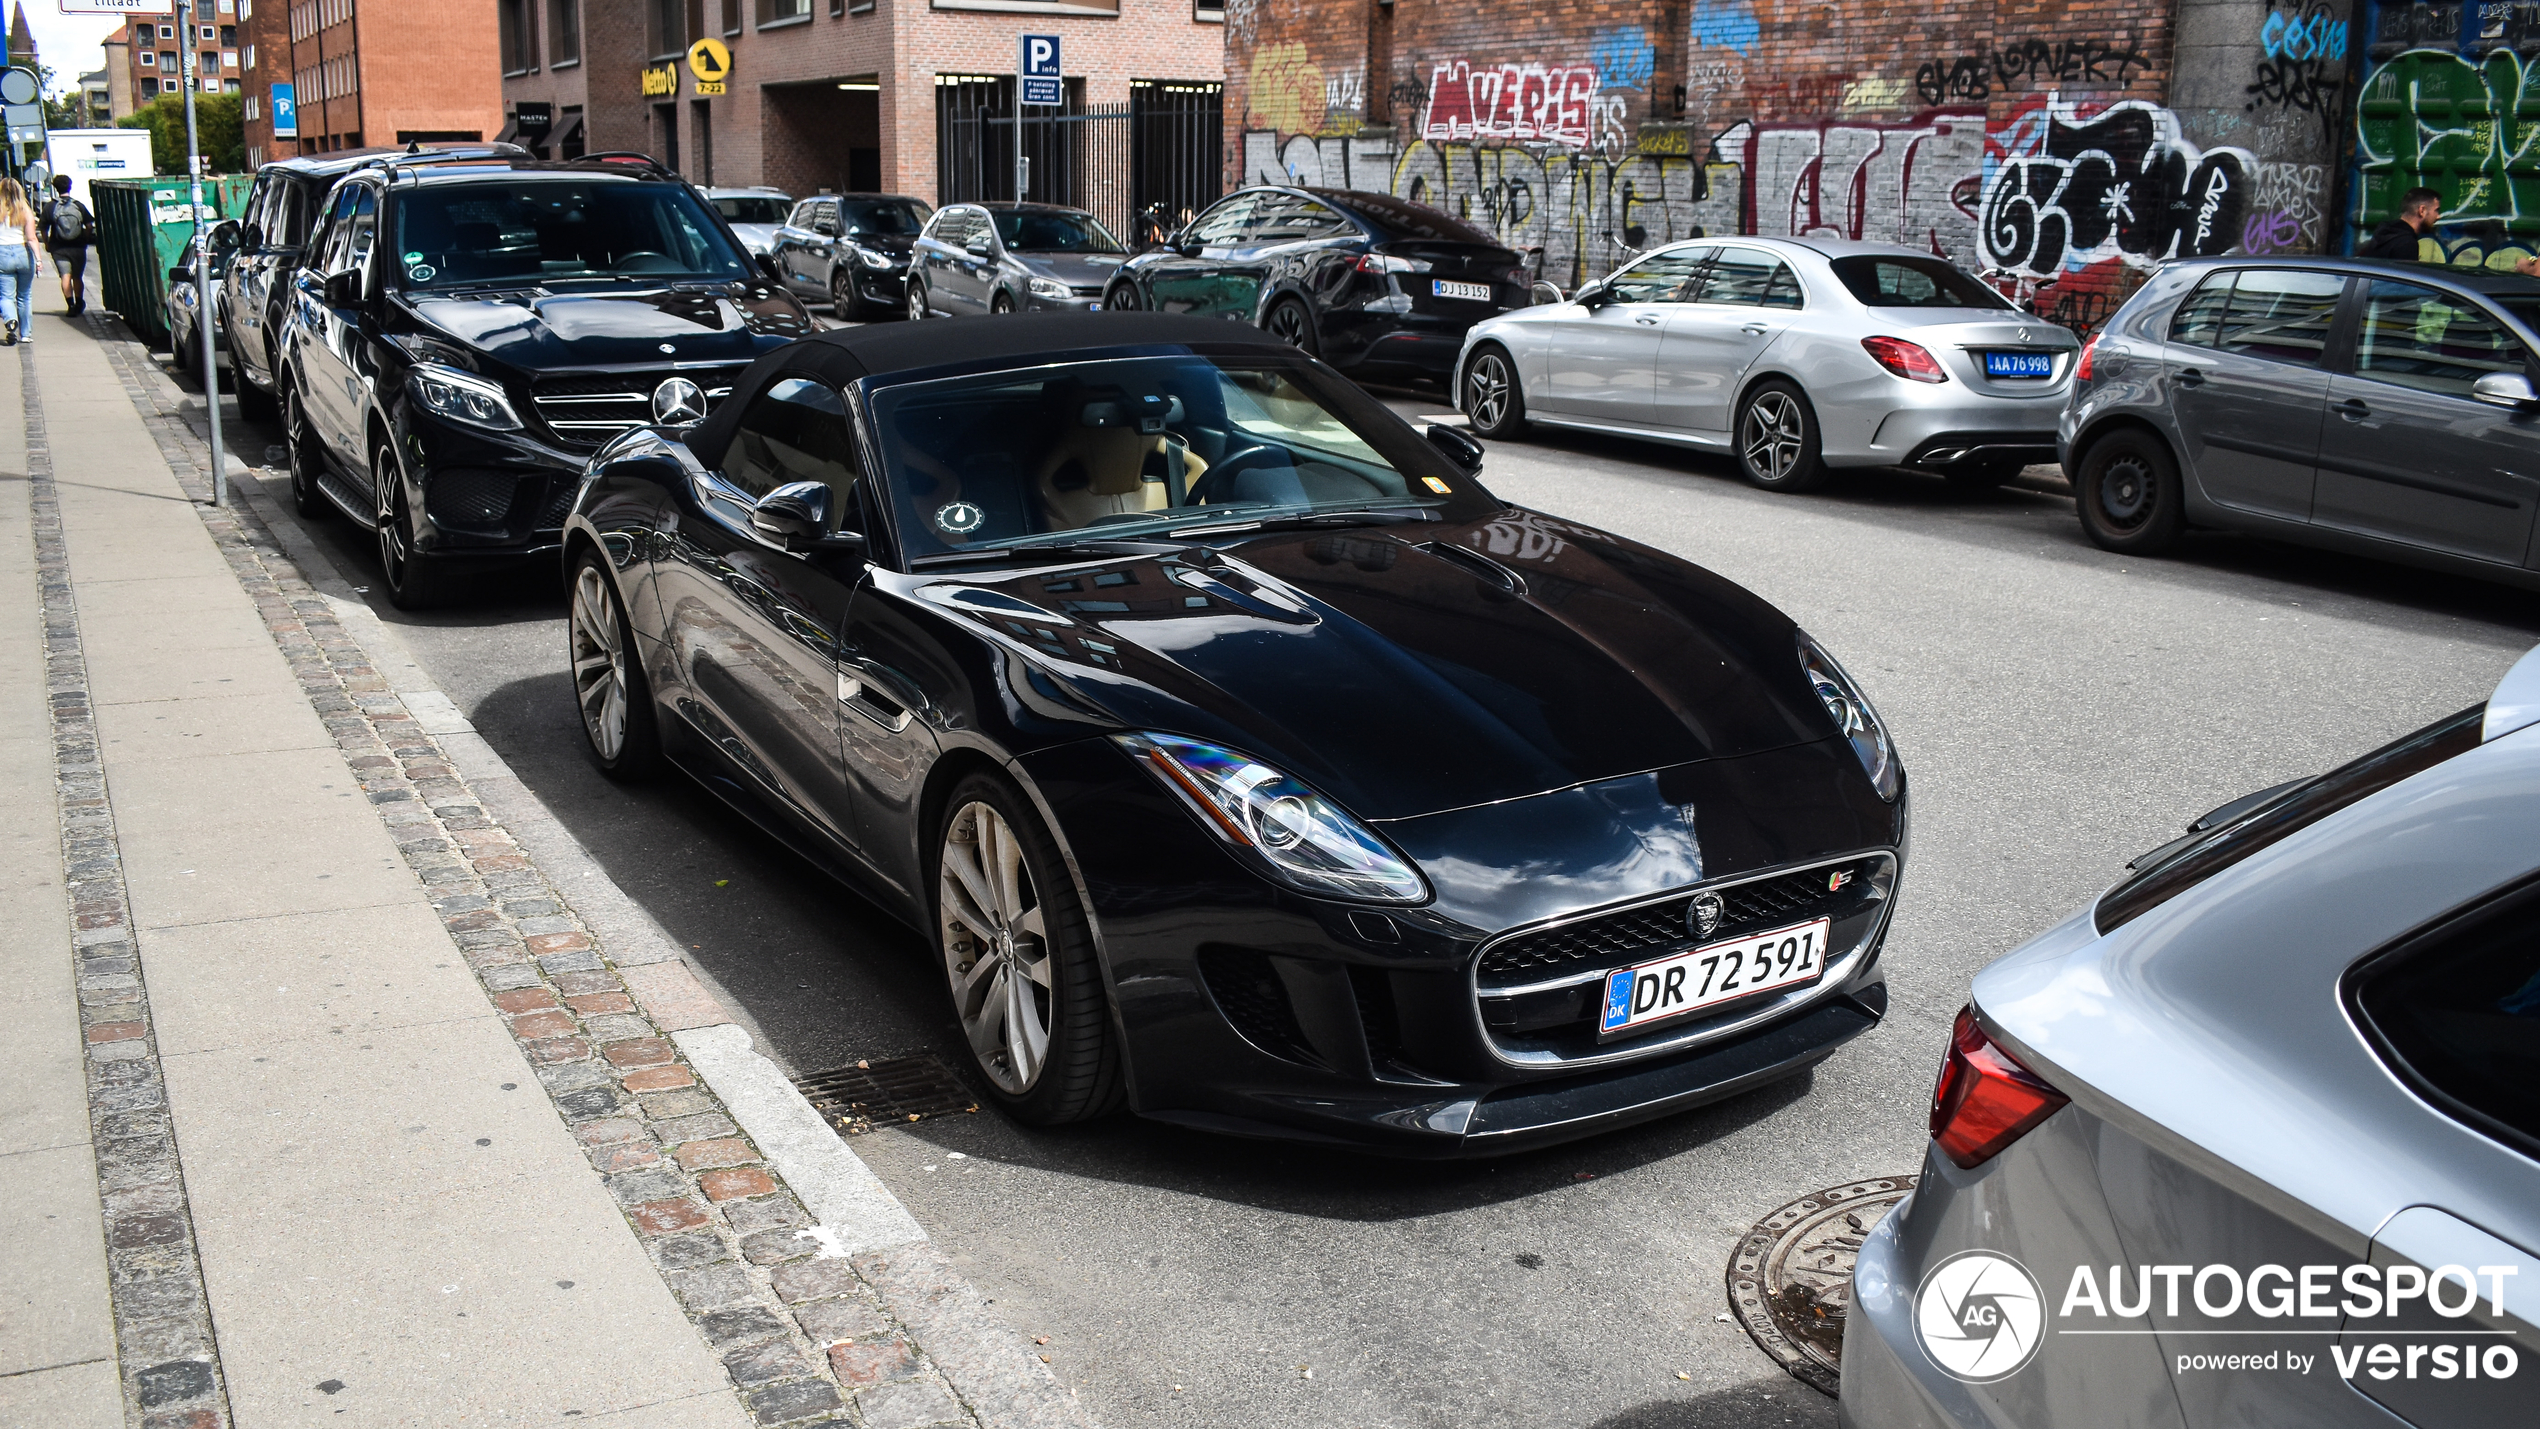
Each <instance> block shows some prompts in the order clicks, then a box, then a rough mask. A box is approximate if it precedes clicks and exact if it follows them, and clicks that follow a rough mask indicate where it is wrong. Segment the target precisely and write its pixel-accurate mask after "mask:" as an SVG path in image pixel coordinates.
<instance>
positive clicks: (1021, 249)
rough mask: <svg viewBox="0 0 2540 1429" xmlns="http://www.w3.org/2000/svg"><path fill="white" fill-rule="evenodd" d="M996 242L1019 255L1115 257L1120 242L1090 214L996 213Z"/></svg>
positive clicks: (1007, 211)
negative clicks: (1087, 254)
mask: <svg viewBox="0 0 2540 1429" xmlns="http://www.w3.org/2000/svg"><path fill="white" fill-rule="evenodd" d="M996 219H997V241H998V242H1000V243H1003V244H1004V245H1005V246H1006V247H1008V248H1011V249H1013V250H1015V251H1016V252H1018V253H1118V252H1120V251H1122V250H1121V247H1120V240H1119V239H1117V238H1114V237H1112V236H1111V231H1110V230H1109V229H1106V228H1104V227H1103V226H1102V223H1101V221H1100V220H1098V219H1096V218H1095V217H1094V216H1093V215H1092V214H1090V213H1036V212H1034V211H1032V210H1029V209H1025V210H1022V211H1020V212H1018V211H1016V210H1014V209H1002V210H999V211H998V213H997V215H996Z"/></svg>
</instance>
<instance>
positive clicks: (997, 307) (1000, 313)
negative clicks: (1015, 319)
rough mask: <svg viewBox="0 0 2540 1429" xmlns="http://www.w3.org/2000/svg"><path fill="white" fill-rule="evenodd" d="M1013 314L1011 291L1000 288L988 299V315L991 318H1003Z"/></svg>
mask: <svg viewBox="0 0 2540 1429" xmlns="http://www.w3.org/2000/svg"><path fill="white" fill-rule="evenodd" d="M1013 315H1014V295H1013V294H1012V293H1008V292H1005V291H1003V290H1002V289H1000V290H999V291H998V293H997V295H996V296H995V297H993V298H990V299H989V300H988V316H990V317H992V318H1003V317H1012V316H1013Z"/></svg>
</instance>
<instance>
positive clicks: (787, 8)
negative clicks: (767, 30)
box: [758, 0, 811, 26]
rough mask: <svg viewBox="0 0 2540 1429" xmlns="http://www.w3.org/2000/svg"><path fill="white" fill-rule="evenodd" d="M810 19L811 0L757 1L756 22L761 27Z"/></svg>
mask: <svg viewBox="0 0 2540 1429" xmlns="http://www.w3.org/2000/svg"><path fill="white" fill-rule="evenodd" d="M810 18H811V0H758V22H759V24H761V25H763V26H764V25H781V24H784V23H785V22H786V21H788V20H808V19H810Z"/></svg>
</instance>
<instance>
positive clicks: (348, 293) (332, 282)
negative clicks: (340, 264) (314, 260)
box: [325, 268, 362, 308]
mask: <svg viewBox="0 0 2540 1429" xmlns="http://www.w3.org/2000/svg"><path fill="white" fill-rule="evenodd" d="M325 293H326V305H327V306H328V307H330V308H349V307H354V306H357V305H358V304H360V302H361V300H362V270H361V269H359V268H347V269H345V270H344V271H343V272H341V273H329V274H327V275H326V288H325Z"/></svg>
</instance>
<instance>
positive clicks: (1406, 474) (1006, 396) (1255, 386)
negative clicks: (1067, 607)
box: [870, 353, 1498, 560]
mask: <svg viewBox="0 0 2540 1429" xmlns="http://www.w3.org/2000/svg"><path fill="white" fill-rule="evenodd" d="M870 403H871V410H872V412H873V422H874V427H875V430H876V431H877V432H878V433H879V435H880V439H881V445H882V458H883V463H884V466H885V469H886V470H887V472H888V479H889V482H890V486H891V490H892V500H891V504H892V507H893V509H894V512H895V514H896V519H897V522H898V526H899V532H900V542H901V546H902V548H903V549H904V550H906V551H907V552H908V554H909V555H910V556H911V557H913V558H916V559H919V560H924V559H925V558H927V557H930V556H931V557H936V558H938V559H943V558H946V557H947V556H949V555H951V554H953V553H968V552H978V553H981V554H986V553H987V552H989V551H992V550H993V549H994V548H997V547H1000V546H1008V545H1014V544H1017V543H1022V542H1034V541H1048V540H1063V539H1077V540H1101V539H1111V538H1137V537H1141V536H1149V537H1153V536H1162V535H1164V534H1166V533H1168V532H1170V531H1172V530H1174V529H1175V528H1177V527H1179V528H1190V527H1201V526H1212V525H1223V524H1227V523H1243V522H1247V521H1255V520H1262V519H1270V518H1279V517H1295V516H1303V517H1311V516H1313V515H1314V514H1315V513H1317V512H1324V513H1339V512H1364V511H1367V510H1369V509H1371V508H1374V509H1380V510H1386V511H1401V512H1405V513H1409V514H1417V512H1418V510H1419V509H1421V508H1448V510H1447V511H1446V512H1445V513H1443V514H1445V515H1446V516H1447V519H1457V520H1461V519H1472V518H1474V517H1478V516H1481V515H1485V514H1488V513H1489V512H1491V511H1495V510H1497V509H1498V504H1497V503H1496V502H1494V501H1492V500H1491V498H1490V497H1489V496H1488V495H1487V494H1486V493H1484V492H1483V491H1482V490H1481V488H1480V487H1478V486H1476V485H1475V484H1474V483H1473V482H1472V481H1471V480H1470V479H1469V478H1467V477H1465V476H1463V475H1462V474H1461V473H1459V472H1458V471H1456V470H1455V468H1454V467H1453V466H1452V465H1451V464H1449V463H1448V462H1447V460H1446V458H1445V457H1444V456H1443V455H1441V454H1440V453H1439V452H1438V450H1437V449H1436V448H1434V447H1432V446H1430V445H1429V444H1428V443H1427V442H1425V441H1422V440H1421V439H1420V438H1419V437H1418V436H1416V435H1415V434H1414V433H1413V432H1412V431H1411V429H1410V427H1409V426H1408V425H1407V424H1405V423H1404V422H1403V420H1402V419H1401V418H1400V417H1397V416H1395V415H1394V414H1393V413H1392V412H1391V411H1389V410H1387V409H1386V408H1385V407H1384V406H1383V405H1381V404H1379V403H1378V402H1377V401H1376V400H1375V399H1373V398H1371V397H1369V396H1367V395H1366V394H1365V393H1363V392H1360V391H1359V390H1358V389H1357V388H1356V387H1353V386H1351V385H1350V384H1349V383H1347V382H1345V381H1342V380H1340V379H1337V378H1335V377H1333V376H1331V375H1330V374H1329V373H1327V372H1324V371H1322V370H1321V369H1318V368H1315V367H1313V366H1311V365H1310V364H1308V363H1306V362H1305V361H1303V360H1292V359H1283V358H1279V357H1275V356H1267V355H1262V354H1258V353H1253V354H1246V355H1244V356H1241V357H1207V356H1200V355H1195V354H1178V355H1173V356H1157V357H1117V358H1105V359H1097V360H1094V361H1087V362H1072V363H1058V364H1053V365H1049V366H1036V367H1033V368H1030V369H1028V370H1026V371H1019V372H1018V371H1014V370H1011V369H1007V370H1001V371H997V372H990V373H981V374H977V375H973V376H966V377H946V378H938V379H935V380H933V381H917V382H903V383H893V384H889V385H883V386H878V387H875V388H873V389H872V394H871V397H870Z"/></svg>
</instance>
